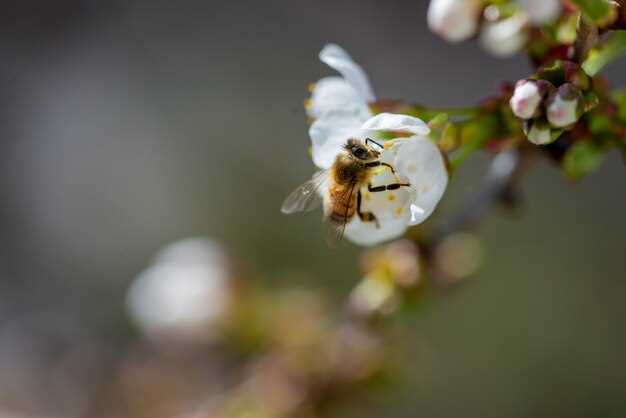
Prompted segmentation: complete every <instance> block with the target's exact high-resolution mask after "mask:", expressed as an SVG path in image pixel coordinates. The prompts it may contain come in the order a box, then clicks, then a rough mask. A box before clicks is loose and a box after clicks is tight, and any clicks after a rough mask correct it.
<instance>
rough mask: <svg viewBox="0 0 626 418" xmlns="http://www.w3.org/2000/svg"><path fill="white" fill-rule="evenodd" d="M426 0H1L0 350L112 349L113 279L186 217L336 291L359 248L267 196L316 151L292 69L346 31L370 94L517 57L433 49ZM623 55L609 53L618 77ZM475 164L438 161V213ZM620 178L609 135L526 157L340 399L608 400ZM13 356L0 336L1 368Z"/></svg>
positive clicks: (422, 86) (406, 89) (395, 412)
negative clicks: (380, 353) (509, 198)
mask: <svg viewBox="0 0 626 418" xmlns="http://www.w3.org/2000/svg"><path fill="white" fill-rule="evenodd" d="M426 7H427V2H426V1H400V0H395V1H384V2H383V1H374V0H358V1H357V0H352V1H339V2H334V1H318V2H313V1H299V0H296V1H294V0H292V1H289V0H283V1H210V0H203V1H181V2H172V1H162V0H161V1H160V0H151V1H140V0H132V1H130V0H129V1H108V2H96V1H79V0H63V1H57V2H36V1H30V2H29V1H27V2H21V3H20V4H19V5H17V4H12V5H7V7H6V10H4V11H3V12H2V13H1V17H0V23H1V24H0V52H1V53H2V57H1V59H0V75H1V77H0V89H1V90H0V91H1V92H2V94H0V100H1V107H0V114H1V115H2V121H3V123H2V124H1V125H0V133H1V134H2V135H1V137H0V194H1V196H2V199H1V204H0V344H2V345H3V346H4V347H11V346H12V345H11V344H13V342H14V341H17V340H19V341H22V340H20V338H22V339H23V340H24V341H27V342H32V343H28V344H26V346H28V347H29V350H35V351H43V352H45V353H47V355H48V357H46V358H52V359H54V356H55V353H56V352H57V351H55V350H63V349H64V348H63V347H66V346H67V345H68V344H72V342H73V341H76V340H77V339H80V338H82V337H83V335H84V334H86V335H89V336H90V338H97V339H105V340H107V341H108V342H110V343H111V345H112V346H116V344H124V341H127V339H128V338H132V336H133V334H134V330H133V329H132V327H131V325H130V324H129V320H128V319H127V317H126V314H125V312H124V305H123V304H124V294H125V291H126V289H127V286H128V284H129V283H130V281H131V280H132V278H133V277H134V276H135V275H136V274H137V273H138V272H139V271H141V270H142V268H143V267H144V266H145V265H146V264H147V263H148V262H149V260H150V258H151V257H152V256H153V254H154V253H155V252H156V251H157V250H158V249H159V248H160V247H162V246H163V245H164V244H166V243H168V242H170V241H172V240H176V239H179V238H182V237H186V236H190V235H192V236H195V235H208V236H211V237H215V238H218V239H221V240H222V241H223V242H225V243H226V245H227V246H228V247H229V248H230V249H231V250H232V251H233V252H234V253H235V254H237V255H238V256H239V257H240V258H241V259H242V260H243V261H244V262H245V263H246V264H247V265H248V266H249V268H250V270H254V271H257V272H259V273H260V274H261V277H265V278H266V279H259V280H266V281H270V282H272V283H271V285H277V286H291V285H294V286H297V285H306V286H312V287H322V288H325V289H327V290H328V291H329V292H330V293H331V294H332V295H333V297H334V298H335V300H336V301H337V303H340V302H341V301H342V300H343V299H344V298H345V297H346V295H347V293H348V291H349V290H350V288H351V287H352V286H353V285H354V284H355V283H356V280H357V279H358V277H359V272H358V269H357V258H356V257H357V256H358V254H359V249H356V248H353V247H350V246H344V247H342V248H340V249H338V250H331V249H328V248H327V247H326V244H325V242H324V232H323V229H322V228H320V224H319V215H318V214H314V215H306V216H300V217H290V218H286V217H283V216H282V215H281V214H280V213H279V211H278V208H279V206H280V203H281V201H282V199H283V197H284V196H285V195H286V194H287V193H288V192H290V191H291V189H292V188H293V187H295V186H296V185H297V184H299V183H300V182H302V181H303V180H305V179H306V178H307V177H308V176H310V174H311V172H312V169H313V166H312V164H311V162H310V159H309V158H308V155H307V147H308V143H309V140H308V137H307V133H306V130H307V125H306V119H305V117H304V115H303V111H302V102H303V100H304V99H305V98H306V97H307V94H308V93H307V90H306V86H307V84H308V83H309V82H313V81H315V80H316V79H318V78H320V77H321V76H324V75H327V74H331V71H330V70H328V69H327V68H325V67H324V66H323V65H322V64H321V63H319V62H318V60H317V52H318V51H319V49H320V48H321V47H322V46H323V45H324V44H325V43H326V42H336V43H338V44H340V45H342V46H344V47H345V48H346V49H347V50H348V51H349V52H350V53H351V54H352V55H353V57H354V58H355V59H356V60H357V61H358V62H360V63H361V64H362V65H363V67H364V68H365V69H366V70H367V72H368V73H369V75H370V77H371V79H372V81H373V84H374V87H375V90H376V92H377V94H378V95H379V96H381V97H390V98H407V99H411V100H415V101H418V102H422V103H425V104H429V105H433V106H463V105H467V104H471V103H474V102H475V101H477V100H479V99H480V98H482V97H484V96H485V95H488V94H490V93H491V92H494V91H495V89H496V88H497V85H498V82H499V81H502V80H511V81H514V80H516V79H518V78H522V77H524V76H525V75H528V74H529V73H530V71H531V70H530V67H529V65H528V64H527V62H526V60H525V59H524V57H522V56H516V57H514V58H512V59H509V60H499V59H495V58H493V57H490V56H488V55H487V54H486V53H485V52H483V51H482V50H481V49H480V48H479V47H478V46H477V45H476V44H475V43H466V44H462V45H460V46H450V45H447V44H445V43H444V42H443V41H441V40H440V39H438V38H436V37H435V36H434V35H432V34H431V33H429V32H428V30H427V28H426V23H425V20H426V18H425V16H426ZM625 69H626V63H625V62H624V61H622V62H621V63H618V64H615V65H613V66H612V67H610V69H609V74H610V75H611V78H612V80H613V81H614V83H615V84H616V85H619V84H620V83H621V84H622V85H623V84H624V82H625V81H626V76H625ZM485 162H486V158H485V157H484V156H477V157H475V158H472V159H471V160H469V162H468V163H467V164H466V165H465V166H464V167H463V168H462V169H461V170H460V171H459V172H458V175H457V176H456V177H455V178H454V180H453V184H452V186H451V187H450V189H449V190H448V192H447V195H446V200H445V202H444V203H443V205H442V209H441V210H440V211H439V212H438V216H439V217H445V216H446V213H449V212H450V211H451V210H453V209H454V208H455V207H456V206H457V205H458V204H459V202H460V201H461V200H462V198H463V197H465V196H467V195H468V194H471V193H472V192H473V191H475V190H476V186H477V184H478V181H479V176H480V175H481V174H482V173H483V171H484V168H485ZM625 178H626V176H625V172H624V165H623V162H622V160H621V158H620V157H619V156H618V155H617V153H612V154H611V155H610V157H609V158H608V159H607V161H606V163H605V164H604V165H603V167H602V168H601V169H600V170H598V171H597V172H596V173H594V174H593V175H591V176H589V177H588V178H587V179H585V180H584V181H583V182H582V183H579V184H571V183H569V182H568V181H567V180H566V179H565V178H564V177H563V176H562V174H561V173H560V172H559V171H558V170H557V169H556V168H555V167H553V166H551V165H550V164H548V163H546V162H544V163H542V164H541V165H540V166H539V167H538V168H537V169H536V170H535V171H533V172H532V173H531V174H530V175H529V176H528V177H527V178H526V179H525V181H524V189H525V192H526V195H525V197H526V199H525V201H526V206H525V209H524V211H523V212H522V213H520V214H519V216H514V217H511V216H508V215H506V214H503V213H495V214H494V216H492V217H491V218H490V219H489V220H488V221H487V222H486V223H485V224H484V225H483V228H482V230H481V236H482V237H483V238H484V245H485V250H486V259H485V263H484V266H483V268H482V270H481V272H480V274H479V275H478V276H477V277H475V278H472V279H471V281H468V283H466V285H464V286H460V287H458V288H456V289H455V290H454V291H452V292H447V293H445V294H435V295H434V297H433V299H432V300H431V302H432V303H429V304H428V305H427V306H426V307H425V308H424V309H422V310H420V311H419V312H417V313H415V314H414V315H411V316H410V317H407V318H403V321H404V322H405V324H404V326H405V327H406V328H407V329H409V330H410V332H408V333H407V334H408V335H409V341H408V342H407V347H406V349H405V351H406V355H407V359H408V360H409V361H408V363H407V375H406V376H404V378H403V383H402V384H401V385H400V386H398V387H397V390H395V391H391V390H390V391H385V392H382V393H381V394H380V395H379V398H380V399H379V400H378V403H377V407H376V408H368V409H367V410H365V411H359V412H358V413H357V414H356V415H358V416H372V417H374V416H381V417H382V416H394V417H399V416H407V417H409V416H428V417H458V416H465V417H472V416H475V417H483V418H484V417H504V416H506V417H529V416H533V417H544V416H545V417H556V416H564V417H565V416H567V417H576V416H580V417H583V416H584V417H590V416H594V417H618V416H624V414H625V413H626V397H625V395H626V389H625V388H626V373H625V372H624V366H625V364H624V363H625V361H624V359H623V353H624V351H625V349H626V335H625V327H624V323H623V317H624V314H625V313H626V307H625V304H624V300H625V297H626V282H625V278H626V274H625V273H624V272H625V269H626V257H625V256H624V255H625V248H626V234H625V233H624V232H625V222H626V221H625V214H626V193H624V190H625V186H626V180H625ZM435 221H436V220H435ZM294 273H297V274H294ZM290 274H291V275H293V276H295V277H297V278H296V279H293V280H291V281H290V282H289V283H286V282H285V281H284V280H281V279H277V278H281V277H287V276H289V275H290ZM272 277H273V279H272ZM55 321H56V322H55ZM16 324H18V325H17V326H16ZM59 324H61V325H59ZM59 330H67V336H66V337H63V335H65V334H64V333H63V332H65V331H63V332H61V331H59ZM77 330H79V331H77ZM48 334H54V337H50V336H49V335H48ZM25 335H26V336H25ZM41 335H43V336H41ZM59 335H61V336H59ZM33 336H35V337H36V338H35V337H33ZM29 338H35V340H34V341H33V340H31V339H29ZM57 340H58V341H61V342H58V341H57ZM12 341H13V342H12ZM50 341H53V342H58V344H57V345H58V347H57V346H54V344H52V343H51V342H50ZM59 347H60V348H59ZM16 355H17V354H16V353H15V352H13V351H11V350H9V349H5V350H2V349H0V373H2V368H3V367H8V365H9V364H15V361H17V360H16V358H17V357H15V356H16ZM28 359H30V357H26V360H24V359H23V358H22V360H21V361H23V362H24V364H25V367H28V366H29V365H30V363H28V361H29V360H28ZM19 364H21V363H19ZM13 383H14V384H16V385H19V382H17V383H15V382H13ZM13 383H12V384H13ZM44 391H45V390H44ZM44 398H45V396H44ZM0 399H1V398H0Z"/></svg>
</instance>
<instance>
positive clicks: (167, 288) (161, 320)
mask: <svg viewBox="0 0 626 418" xmlns="http://www.w3.org/2000/svg"><path fill="white" fill-rule="evenodd" d="M228 278H229V273H228V267H227V258H226V256H225V254H224V252H223V251H222V249H221V247H220V246H219V245H218V244H217V243H215V242H213V241H210V240H207V239H203V238H189V239H184V240H181V241H178V242H175V243H173V244H170V245H168V246H167V247H165V248H164V249H163V250H161V251H160V252H159V254H158V255H157V257H156V260H155V261H154V263H153V264H152V265H151V266H149V267H148V268H147V269H146V270H144V271H143V272H142V273H140V274H139V276H138V277H137V278H136V279H135V280H134V281H133V283H132V285H131V287H130V289H129V291H128V296H127V307H128V310H129V313H130V314H131V317H132V318H133V320H134V321H135V322H136V323H137V325H138V326H139V327H140V329H141V330H142V331H143V332H144V333H146V334H147V335H148V336H150V337H159V336H163V335H172V334H174V335H176V337H178V338H181V337H183V338H196V337H200V338H206V337H211V336H212V335H214V333H215V329H214V327H212V326H214V325H216V324H217V323H218V321H219V320H220V319H221V318H222V316H223V315H224V312H225V310H226V308H227V306H228V303H229V296H230V292H229V284H228Z"/></svg>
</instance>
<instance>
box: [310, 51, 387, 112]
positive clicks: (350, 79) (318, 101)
mask: <svg viewBox="0 0 626 418" xmlns="http://www.w3.org/2000/svg"><path fill="white" fill-rule="evenodd" d="M319 58H320V60H321V61H322V62H324V63H326V64H327V65H328V66H330V67H331V68H333V69H335V70H337V71H338V72H339V74H341V76H331V77H325V78H323V79H321V80H320V81H318V82H317V83H316V84H315V85H314V87H313V91H312V94H311V99H310V100H309V101H308V102H307V113H308V115H309V116H310V117H312V118H315V119H317V118H320V117H321V116H322V115H324V114H325V113H327V112H331V111H336V110H348V111H352V112H355V113H357V114H358V115H360V116H361V117H362V118H363V120H365V119H367V118H368V117H370V116H371V115H372V112H371V111H370V109H369V106H368V104H369V103H371V102H373V101H375V100H376V98H375V96H374V92H373V90H372V86H371V85H370V82H369V78H368V77H367V74H365V71H363V69H362V68H361V66H360V65H359V64H357V63H356V62H354V61H353V60H352V58H351V57H350V55H348V53H347V52H346V51H345V50H344V49H343V48H341V47H340V46H339V45H335V44H328V45H326V46H325V47H324V48H323V49H322V51H321V52H320V54H319Z"/></svg>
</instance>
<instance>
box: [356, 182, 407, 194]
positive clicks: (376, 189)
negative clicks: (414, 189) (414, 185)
mask: <svg viewBox="0 0 626 418" xmlns="http://www.w3.org/2000/svg"><path fill="white" fill-rule="evenodd" d="M410 186H411V185H410V184H409V183H392V184H387V185H385V186H372V185H371V184H368V185H367V190H368V191H370V192H372V193H377V192H384V191H387V190H397V189H399V188H400V187H410Z"/></svg>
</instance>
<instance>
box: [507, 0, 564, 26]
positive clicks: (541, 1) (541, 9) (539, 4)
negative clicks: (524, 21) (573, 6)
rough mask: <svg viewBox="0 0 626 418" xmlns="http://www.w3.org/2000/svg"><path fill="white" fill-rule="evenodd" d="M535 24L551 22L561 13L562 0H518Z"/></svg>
mask: <svg viewBox="0 0 626 418" xmlns="http://www.w3.org/2000/svg"><path fill="white" fill-rule="evenodd" d="M517 3H519V5H520V6H521V7H522V9H524V11H525V12H526V13H527V14H528V17H529V18H530V21H531V22H533V23H535V24H539V25H541V24H544V23H550V22H552V21H553V20H555V19H556V18H557V17H559V14H560V13H561V1H560V0H517Z"/></svg>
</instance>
